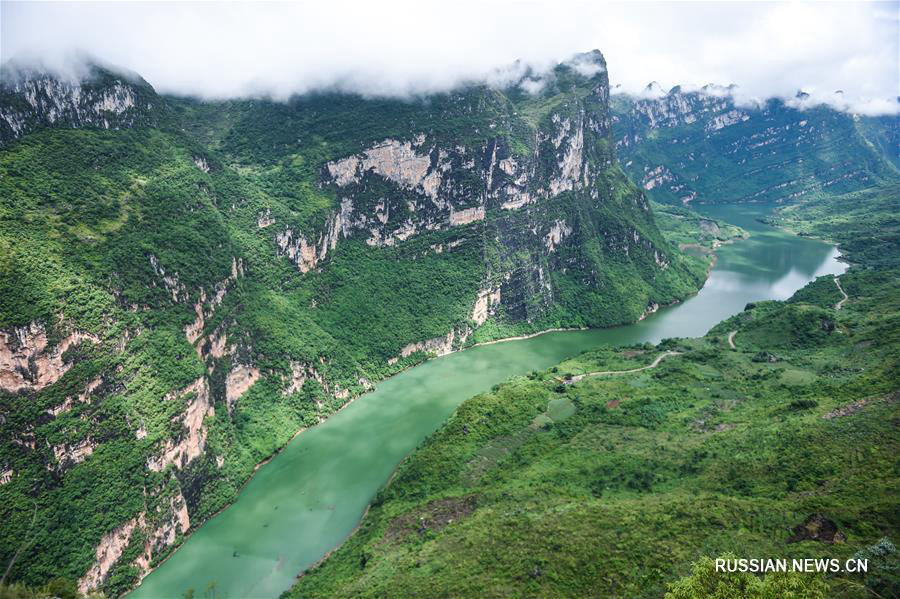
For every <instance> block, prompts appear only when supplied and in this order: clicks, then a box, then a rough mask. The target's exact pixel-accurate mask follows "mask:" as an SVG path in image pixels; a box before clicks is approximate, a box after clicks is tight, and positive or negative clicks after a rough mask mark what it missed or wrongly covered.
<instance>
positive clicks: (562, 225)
mask: <svg viewBox="0 0 900 599" xmlns="http://www.w3.org/2000/svg"><path fill="white" fill-rule="evenodd" d="M571 234H572V228H571V227H570V226H569V225H567V224H566V221H564V220H557V221H554V223H553V226H552V227H551V228H550V232H549V233H547V234H546V235H545V236H544V245H546V246H547V251H548V252H553V250H555V249H556V247H557V246H558V245H559V244H561V243H562V242H563V240H564V239H565V238H566V237H568V236H569V235H571Z"/></svg>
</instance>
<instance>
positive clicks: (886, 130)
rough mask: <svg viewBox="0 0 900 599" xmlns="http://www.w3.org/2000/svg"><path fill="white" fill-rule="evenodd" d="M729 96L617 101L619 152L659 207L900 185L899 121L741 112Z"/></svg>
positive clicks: (822, 109)
mask: <svg viewBox="0 0 900 599" xmlns="http://www.w3.org/2000/svg"><path fill="white" fill-rule="evenodd" d="M734 93H735V87H734V86H731V87H722V86H711V85H710V86H705V87H703V88H701V89H699V90H696V91H685V90H683V89H682V88H681V87H680V86H677V87H674V88H672V89H671V90H670V91H669V92H665V91H663V90H662V88H661V87H659V84H650V85H648V86H647V89H645V90H644V92H643V93H642V94H641V95H639V96H633V95H628V94H622V93H617V94H614V95H613V96H612V100H611V104H610V105H611V111H612V119H613V130H614V135H615V138H616V149H617V151H618V155H619V158H620V160H621V161H622V164H623V167H624V168H625V171H626V172H627V173H628V175H629V176H630V177H631V178H632V179H633V180H634V181H635V182H636V183H638V184H639V185H640V186H641V187H642V188H643V189H644V190H645V191H647V192H648V194H649V195H650V197H651V198H652V199H654V200H656V201H659V202H663V203H678V202H681V203H688V202H692V201H696V202H704V203H717V202H722V203H727V202H785V201H791V200H794V199H805V198H811V197H819V196H823V195H840V194H843V193H847V192H851V191H858V190H860V189H864V188H867V187H872V186H875V185H878V184H881V183H889V182H892V181H897V180H898V179H900V171H898V167H900V119H898V116H881V117H869V116H861V115H857V114H851V113H849V112H845V111H841V110H836V109H834V108H831V107H829V106H825V105H816V104H814V103H813V102H812V101H811V100H810V99H809V97H808V94H802V93H800V94H798V96H797V97H796V98H794V99H793V100H791V101H789V102H785V101H783V100H778V99H770V100H768V101H766V102H764V103H761V104H751V105H744V104H741V103H739V102H737V101H736V100H735V96H734Z"/></svg>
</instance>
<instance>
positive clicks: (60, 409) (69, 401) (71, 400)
mask: <svg viewBox="0 0 900 599" xmlns="http://www.w3.org/2000/svg"><path fill="white" fill-rule="evenodd" d="M102 384H103V377H102V376H98V377H96V378H94V379H91V381H89V382H88V384H87V385H86V386H85V388H84V390H83V391H82V392H81V393H79V394H78V395H76V396H75V397H72V396H69V397H66V400H65V401H64V402H63V403H62V404H60V405H58V406H56V407H53V408H50V409H49V410H47V412H48V413H49V414H50V415H51V416H59V415H60V414H64V413H65V412H68V411H69V410H71V409H72V406H74V405H75V404H76V403H91V398H92V396H93V393H94V392H95V391H96V390H97V389H98V388H99V387H100V386H101V385H102Z"/></svg>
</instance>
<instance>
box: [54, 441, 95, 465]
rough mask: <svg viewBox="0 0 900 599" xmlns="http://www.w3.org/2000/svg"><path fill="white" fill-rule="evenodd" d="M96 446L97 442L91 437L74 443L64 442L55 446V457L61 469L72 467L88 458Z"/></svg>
mask: <svg viewBox="0 0 900 599" xmlns="http://www.w3.org/2000/svg"><path fill="white" fill-rule="evenodd" d="M96 448H97V444H96V443H94V442H93V441H91V439H90V438H88V439H84V440H83V441H80V442H77V443H72V444H68V443H63V444H62V445H54V446H53V457H54V458H55V459H56V463H57V464H58V466H59V468H60V469H65V468H71V467H72V466H75V465H76V464H79V463H81V462H83V461H84V460H85V459H87V458H88V457H89V456H90V455H91V454H92V453H94V450H95V449H96Z"/></svg>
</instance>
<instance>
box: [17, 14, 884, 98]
mask: <svg viewBox="0 0 900 599" xmlns="http://www.w3.org/2000/svg"><path fill="white" fill-rule="evenodd" d="M898 13H900V4H898V3H897V2H889V3H888V2H880V3H861V2H853V3H832V2H816V3H808V2H800V3H793V2H791V3H788V2H761V3H756V2H729V3H706V2H689V3H688V2H686V3H674V2H672V3H670V2H662V3H650V2H630V3H618V2H609V3H601V2H575V1H571V0H523V1H519V2H512V1H509V0H500V1H496V2H481V1H475V0H459V1H457V2H453V3H438V2H429V1H427V0H419V1H418V2H413V1H411V0H398V1H393V2H388V1H385V2H359V1H356V0H354V1H348V0H332V1H329V2H317V3H313V2H302V3H301V2H285V3H255V2H254V3H251V2H234V3H213V2H171V3H170V2H155V3H151V2H133V3H131V2H129V3H126V2H118V3H109V2H102V3H82V2H66V3H42V2H34V3H31V2H12V1H4V2H2V3H0V34H2V35H0V58H3V59H8V58H10V57H11V56H13V55H15V54H18V53H20V52H26V51H27V52H31V53H32V54H37V55H39V56H41V57H43V59H44V60H45V61H48V62H57V63H58V62H61V61H62V57H66V56H68V54H69V53H70V52H71V51H72V50H73V49H80V50H84V51H85V52H87V53H89V54H91V55H94V56H97V57H99V58H100V59H102V60H104V61H107V62H109V63H112V64H119V65H122V66H123V67H126V68H128V69H131V70H134V71H136V72H138V73H140V74H141V75H142V76H143V77H144V78H145V79H147V80H148V81H149V82H150V83H152V84H153V85H154V86H155V87H156V88H157V89H158V90H160V91H162V92H169V93H177V94H186V95H197V96H201V97H205V98H225V97H237V96H247V95H268V96H273V97H276V98H285V97H287V96H289V95H291V94H293V93H303V92H306V91H310V90H316V89H324V88H331V89H342V90H348V91H358V92H361V93H364V94H371V95H390V96H405V95H410V94H424V93H430V92H434V91H443V90H447V89H450V88H452V87H454V86H456V85H459V84H460V83H461V82H465V81H470V80H473V79H487V78H491V77H497V76H498V73H501V72H503V70H504V69H506V75H507V76H512V74H513V72H514V71H515V70H516V69H518V70H519V72H520V73H521V74H525V73H529V72H530V73H531V74H532V75H534V76H532V77H531V78H530V79H529V81H531V83H528V84H526V85H527V86H530V87H531V88H535V87H536V86H537V85H538V84H539V83H540V82H541V77H540V73H543V72H546V71H547V69H548V68H549V67H550V66H552V65H553V64H555V63H557V62H559V61H561V60H565V59H566V58H568V57H570V56H571V55H573V54H575V53H577V52H584V51H586V50H590V49H592V48H599V49H600V50H602V51H603V52H604V54H605V55H606V58H607V61H608V65H609V72H610V73H609V74H610V79H611V81H612V82H613V83H614V84H615V83H619V84H621V85H622V88H621V89H623V90H625V91H629V92H633V93H640V92H641V90H643V89H644V87H645V86H646V85H647V83H648V82H650V81H653V80H656V81H659V82H660V83H661V84H662V86H663V87H664V88H665V89H668V88H670V87H672V86H673V85H676V84H682V85H684V86H687V85H691V86H699V85H703V84H706V83H717V84H724V85H727V84H730V83H737V84H739V85H740V90H741V93H742V94H746V95H747V97H759V98H767V97H772V96H778V97H784V98H790V97H793V96H794V94H795V92H796V91H797V90H798V89H803V90H805V91H807V92H809V93H810V94H813V95H828V94H833V92H834V91H835V90H837V89H841V90H843V91H844V95H843V100H842V102H843V105H846V106H847V107H848V108H850V109H855V107H857V106H866V107H868V109H875V108H874V107H882V108H884V109H885V110H888V111H896V97H897V95H898V88H900V81H898V77H900V67H898V55H900V47H898V24H900V20H898ZM517 59H519V60H520V62H519V63H516V62H515V61H516V60H517ZM509 65H518V66H513V67H510V66H509ZM576 68H578V69H584V70H585V71H586V72H588V71H590V69H592V68H593V67H592V66H591V65H590V64H584V65H578V66H577V67H576ZM510 69H511V70H510ZM528 69H531V71H529V70H528ZM519 78H520V77H515V78H513V79H512V80H518V79H519ZM878 109H879V110H880V109H881V108H878Z"/></svg>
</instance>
